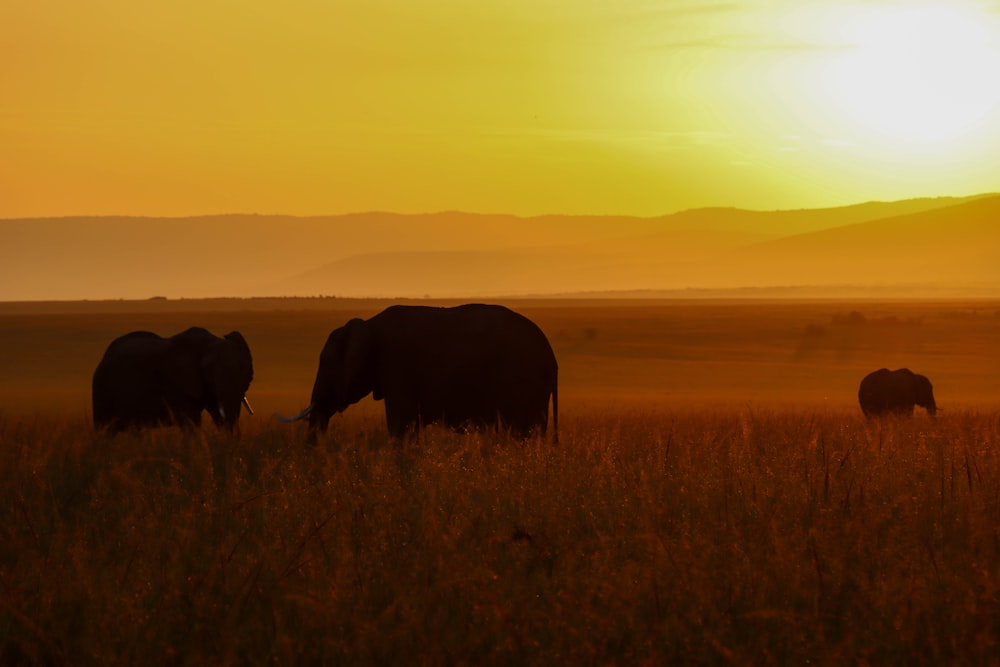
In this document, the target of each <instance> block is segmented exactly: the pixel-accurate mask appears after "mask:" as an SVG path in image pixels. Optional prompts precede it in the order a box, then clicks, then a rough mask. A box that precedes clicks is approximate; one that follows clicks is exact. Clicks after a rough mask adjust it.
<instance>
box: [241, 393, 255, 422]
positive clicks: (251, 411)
mask: <svg viewBox="0 0 1000 667" xmlns="http://www.w3.org/2000/svg"><path fill="white" fill-rule="evenodd" d="M243 405H244V407H246V409H247V414H249V415H250V416H251V417H253V408H251V407H250V401H248V400H247V397H246V396H244V397H243Z"/></svg>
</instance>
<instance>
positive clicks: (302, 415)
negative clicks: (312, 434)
mask: <svg viewBox="0 0 1000 667" xmlns="http://www.w3.org/2000/svg"><path fill="white" fill-rule="evenodd" d="M315 407H316V405H315V404H310V405H309V407H308V408H306V409H305V410H303V411H302V412H300V413H299V414H297V415H295V416H294V417H282V416H281V415H275V417H277V418H278V421H283V422H285V423H290V422H297V421H299V420H301V419H305V418H306V417H308V416H309V415H310V414H311V413H312V411H313V409H314V408H315Z"/></svg>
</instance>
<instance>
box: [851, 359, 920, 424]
mask: <svg viewBox="0 0 1000 667" xmlns="http://www.w3.org/2000/svg"><path fill="white" fill-rule="evenodd" d="M858 402H859V403H860V404H861V410H862V412H864V413H865V416H866V417H877V416H879V415H884V414H897V415H912V414H913V406H915V405H919V406H920V407H922V408H926V409H927V413H928V414H930V415H931V416H933V415H934V413H935V412H937V404H936V403H935V402H934V389H933V387H931V381H930V380H928V379H927V378H926V377H924V376H923V375H917V374H916V373H914V372H912V371H911V370H910V369H908V368H900V369H899V370H895V371H890V370H889V369H888V368H880V369H878V370H877V371H875V372H873V373H869V374H868V375H866V376H865V377H864V379H862V380H861V385H860V386H859V387H858Z"/></svg>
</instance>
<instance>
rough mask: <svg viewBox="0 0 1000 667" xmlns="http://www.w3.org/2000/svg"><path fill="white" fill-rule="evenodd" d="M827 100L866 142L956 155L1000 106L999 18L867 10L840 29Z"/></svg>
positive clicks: (952, 8)
mask: <svg viewBox="0 0 1000 667" xmlns="http://www.w3.org/2000/svg"><path fill="white" fill-rule="evenodd" d="M839 32H840V39H842V40H844V41H845V45H844V50H843V53H842V55H840V56H838V57H837V58H836V59H835V62H834V64H833V66H832V68H831V72H830V78H829V83H830V93H831V95H832V96H833V97H834V100H835V103H836V104H837V105H838V106H839V107H840V108H841V111H842V112H843V113H844V114H845V115H846V116H847V117H849V118H850V119H851V120H852V122H853V123H854V125H855V128H856V130H857V131H858V132H859V134H860V135H861V136H863V137H864V138H865V139H866V140H872V141H878V142H883V143H887V144H892V145H894V147H910V148H914V149H919V150H923V149H926V148H929V147H931V146H937V147H939V148H942V149H954V148H956V145H957V144H959V143H962V144H965V143H967V142H969V141H971V140H974V139H975V138H976V137H977V136H979V135H980V134H982V133H983V132H987V131H993V130H994V128H992V127H989V126H990V125H991V124H992V123H991V121H993V120H995V118H996V114H997V111H998V107H1000V86H997V77H998V76H1000V19H998V17H997V16H996V15H992V14H989V13H988V12H985V11H981V10H978V9H975V8H974V7H973V6H970V5H960V4H958V3H953V2H948V3H945V2H941V3H937V4H935V5H922V6H913V5H910V6H905V5H893V6H890V7H880V8H867V9H864V10H861V11H860V13H855V14H854V15H853V16H852V17H851V19H850V20H849V21H845V22H844V23H843V25H841V26H840V30H839Z"/></svg>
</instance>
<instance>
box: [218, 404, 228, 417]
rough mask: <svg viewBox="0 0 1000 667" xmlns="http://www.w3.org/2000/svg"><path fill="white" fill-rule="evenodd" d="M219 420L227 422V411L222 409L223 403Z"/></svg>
mask: <svg viewBox="0 0 1000 667" xmlns="http://www.w3.org/2000/svg"><path fill="white" fill-rule="evenodd" d="M219 419H221V420H222V421H226V409H225V408H224V407H222V403H219Z"/></svg>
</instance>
